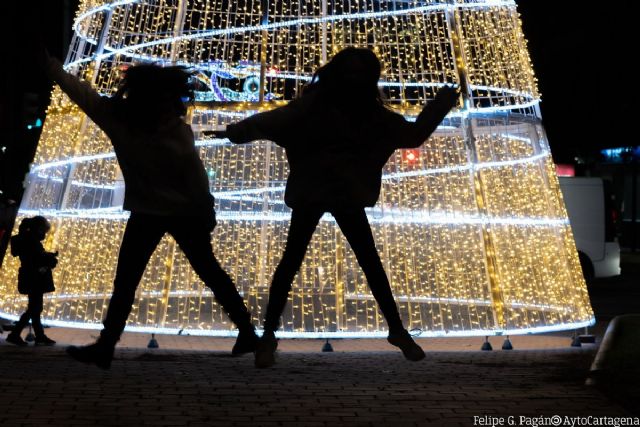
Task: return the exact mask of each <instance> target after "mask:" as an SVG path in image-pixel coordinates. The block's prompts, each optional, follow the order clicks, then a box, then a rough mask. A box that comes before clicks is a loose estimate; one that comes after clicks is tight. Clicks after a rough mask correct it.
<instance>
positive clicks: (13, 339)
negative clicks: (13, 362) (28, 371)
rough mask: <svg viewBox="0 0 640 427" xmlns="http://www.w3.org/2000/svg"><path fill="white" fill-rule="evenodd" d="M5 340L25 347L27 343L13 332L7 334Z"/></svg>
mask: <svg viewBox="0 0 640 427" xmlns="http://www.w3.org/2000/svg"><path fill="white" fill-rule="evenodd" d="M6 340H7V342H10V343H11V344H15V345H17V346H18V347H26V346H28V345H29V344H27V342H26V341H25V340H23V339H22V337H20V335H18V334H14V333H13V332H12V333H10V334H9V335H7V338H6Z"/></svg>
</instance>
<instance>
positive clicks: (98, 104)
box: [47, 58, 214, 217]
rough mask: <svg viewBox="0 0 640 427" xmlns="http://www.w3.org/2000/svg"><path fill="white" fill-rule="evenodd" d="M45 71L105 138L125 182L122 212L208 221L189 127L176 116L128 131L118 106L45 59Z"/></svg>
mask: <svg viewBox="0 0 640 427" xmlns="http://www.w3.org/2000/svg"><path fill="white" fill-rule="evenodd" d="M47 72H48V75H49V77H51V78H52V79H53V80H54V81H55V82H56V83H57V84H58V85H59V86H60V88H61V89H62V90H63V91H64V92H65V93H66V94H67V95H68V96H69V98H71V100H72V101H73V102H75V103H76V104H78V106H79V107H80V108H81V109H82V111H84V112H85V113H86V114H87V116H89V118H90V119H91V120H93V122H94V123H95V124H97V125H98V126H99V127H100V128H101V129H102V130H103V131H104V132H105V133H106V134H107V136H108V137H109V138H110V140H111V144H112V145H113V148H114V150H115V153H116V157H117V159H118V163H119V165H120V168H121V170H122V175H123V176H124V182H125V196H124V209H125V210H128V211H132V212H138V213H145V214H152V215H187V216H189V215H197V216H206V217H212V216H213V215H214V211H213V196H212V195H211V192H210V190H209V178H208V177H207V174H206V172H205V169H204V166H203V164H202V160H201V159H200V156H199V154H198V150H197V149H196V147H195V139H194V135H193V131H192V129H191V126H189V125H188V124H186V123H185V122H184V121H183V120H181V119H180V118H179V117H174V118H173V119H171V120H169V121H167V122H166V123H164V124H162V125H161V126H159V127H158V128H157V129H152V130H151V131H149V130H145V129H144V128H143V127H140V128H134V127H133V126H131V125H130V124H129V123H128V122H127V121H126V120H123V118H122V114H118V111H117V109H118V108H119V107H120V105H119V102H117V101H116V100H115V99H113V98H109V97H103V96H100V94H98V93H97V92H96V91H95V90H94V89H93V88H92V87H91V86H90V85H89V83H87V82H84V81H81V80H79V79H78V78H77V77H75V76H73V75H71V74H69V73H67V72H65V71H64V70H63V68H62V64H61V63H60V62H59V61H58V60H57V59H55V58H51V59H50V61H49V63H48V65H47Z"/></svg>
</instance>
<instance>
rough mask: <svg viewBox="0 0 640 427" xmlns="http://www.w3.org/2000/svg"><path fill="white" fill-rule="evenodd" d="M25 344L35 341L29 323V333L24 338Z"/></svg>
mask: <svg viewBox="0 0 640 427" xmlns="http://www.w3.org/2000/svg"><path fill="white" fill-rule="evenodd" d="M24 340H25V341H26V342H34V341H35V340H36V336H35V335H33V330H32V329H31V323H29V333H28V334H27V336H26V337H24Z"/></svg>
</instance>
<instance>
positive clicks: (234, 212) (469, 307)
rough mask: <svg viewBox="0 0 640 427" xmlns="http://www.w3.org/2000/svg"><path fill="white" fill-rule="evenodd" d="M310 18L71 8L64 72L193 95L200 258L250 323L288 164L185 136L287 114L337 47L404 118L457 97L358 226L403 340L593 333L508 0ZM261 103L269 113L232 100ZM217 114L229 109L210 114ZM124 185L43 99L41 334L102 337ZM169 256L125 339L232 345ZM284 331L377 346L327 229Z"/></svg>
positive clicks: (318, 13)
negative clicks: (212, 210) (158, 71)
mask: <svg viewBox="0 0 640 427" xmlns="http://www.w3.org/2000/svg"><path fill="white" fill-rule="evenodd" d="M322 3H323V2H322V0H305V1H302V0H288V1H281V2H268V10H267V11H263V10H262V2H261V1H259V0H249V1H247V2H244V3H241V4H238V3H233V2H231V3H230V2H227V1H223V0H189V1H179V2H167V1H164V0H158V1H151V0H123V1H117V2H108V1H106V0H83V1H82V2H81V5H80V10H79V11H78V13H77V16H76V20H75V23H74V27H73V28H74V32H75V33H74V38H73V40H72V43H71V48H70V53H69V56H68V58H67V61H66V65H65V67H66V69H67V70H69V71H70V72H72V73H74V74H76V75H78V76H80V77H81V78H83V79H85V80H86V81H88V82H89V83H91V84H92V85H93V86H94V87H95V88H96V90H98V91H99V92H100V93H101V94H104V95H106V96H109V95H111V94H113V93H114V91H115V90H116V88H117V87H118V83H119V79H120V75H121V70H122V69H123V67H126V66H128V65H131V64H135V63H139V62H154V63H158V64H163V65H170V64H178V65H185V66H188V67H190V68H191V69H192V70H193V71H194V72H195V73H196V74H197V75H199V76H200V77H199V78H200V79H201V81H202V82H205V83H206V84H205V86H206V88H204V89H202V90H200V89H199V91H198V92H197V93H196V96H197V99H199V100H200V101H199V102H196V103H195V104H194V105H193V106H192V107H191V108H190V110H189V114H188V117H187V120H188V121H189V122H190V123H191V125H192V127H193V129H194V132H195V134H196V137H197V142H196V145H197V146H198V149H199V150H200V153H201V157H202V160H203V163H204V165H205V168H206V170H207V172H208V175H209V177H210V188H211V191H212V193H213V194H214V195H215V197H216V211H217V218H218V222H219V225H218V227H217V228H216V230H215V231H214V233H213V239H212V242H213V246H214V251H215V253H216V256H217V257H218V259H219V260H220V262H221V264H222V266H223V267H224V268H225V270H226V271H228V272H229V273H230V274H231V276H232V277H233V279H234V281H235V282H236V284H237V286H238V288H239V290H240V292H241V294H242V295H243V297H244V299H245V301H246V302H247V305H248V307H249V309H250V311H251V312H252V315H253V320H254V323H256V324H260V323H261V321H262V318H263V315H264V310H265V308H266V302H267V298H268V285H269V281H270V278H271V277H272V275H273V271H274V269H275V266H276V265H277V263H278V261H279V259H280V256H281V254H282V251H283V249H284V244H285V241H286V233H287V228H288V221H289V218H290V210H289V209H288V208H287V207H286V206H285V204H284V202H283V196H284V188H285V183H286V179H287V175H288V166H287V161H286V156H285V153H284V151H283V150H282V149H280V148H279V147H277V146H275V145H273V144H271V143H269V142H266V141H261V142H255V143H252V144H246V145H241V146H235V145H232V144H231V143H229V141H227V140H224V139H205V138H204V137H203V136H202V135H203V134H202V132H203V131H206V130H211V129H216V128H218V127H219V126H221V125H225V124H229V123H232V122H235V121H238V120H241V119H242V118H244V117H247V116H249V115H251V114H254V113H256V112H258V111H265V110H268V109H271V108H274V107H276V106H278V105H284V104H285V103H286V102H287V100H291V99H293V97H295V96H296V95H297V94H299V93H300V91H301V89H302V86H303V85H304V84H305V83H306V82H308V81H309V80H310V79H311V77H312V75H313V72H314V71H315V70H316V69H317V68H318V66H320V65H321V64H323V63H326V61H327V60H329V59H330V58H331V56H332V55H333V54H335V53H337V52H338V51H340V50H341V49H342V48H344V47H346V46H360V47H369V48H371V49H373V50H374V51H375V52H376V54H377V55H378V57H379V58H380V60H381V62H382V65H383V73H382V79H381V82H380V88H381V90H382V91H383V92H384V95H385V98H386V104H387V105H388V106H389V108H392V109H393V110H395V111H397V112H399V113H401V114H403V115H404V116H405V117H406V118H407V119H409V120H414V119H415V116H416V115H417V114H418V113H419V111H420V110H421V108H422V106H423V105H424V104H425V103H426V102H428V101H429V100H431V99H433V97H434V96H435V93H436V92H437V90H438V89H439V88H441V87H443V86H445V85H449V84H455V85H457V86H458V87H461V88H462V90H463V92H464V95H465V96H464V100H465V102H464V104H463V105H461V108H458V109H456V110H454V111H452V112H451V113H450V114H449V115H448V117H447V118H446V119H445V121H444V122H443V123H442V124H441V125H440V127H439V128H438V130H437V131H436V132H435V133H434V135H433V136H432V137H431V138H430V139H429V140H427V141H426V142H425V143H424V144H423V145H422V146H421V147H420V148H418V149H412V150H399V151H397V152H396V153H394V154H393V156H392V157H391V159H389V162H388V163H387V165H386V166H385V168H384V171H383V181H382V189H381V194H380V199H379V202H378V204H377V205H376V206H375V207H374V208H371V209H368V210H367V214H368V217H369V220H370V222H371V227H372V231H373V234H374V238H375V241H376V244H377V245H378V250H379V253H380V255H381V258H382V260H383V264H384V267H385V269H386V271H387V274H388V276H389V279H390V281H391V284H392V288H393V292H394V295H395V296H396V300H397V302H398V305H399V308H400V312H401V315H402V317H403V318H404V320H405V323H406V325H407V326H408V327H409V328H419V329H421V330H422V331H423V335H424V336H444V335H449V336H465V335H466V336H469V335H482V336H484V335H489V334H509V335H516V334H524V333H532V332H546V331H556V330H562V329H572V328H578V327H583V326H588V325H590V324H591V323H592V322H593V320H594V319H593V312H592V310H591V307H590V305H589V299H588V294H587V291H586V286H585V283H584V279H583V278H582V273H581V269H580V263H579V260H578V256H577V252H576V248H575V244H574V241H573V236H572V234H571V228H570V226H569V222H568V220H567V213H566V210H565V207H564V204H563V202H562V197H561V193H560V191H559V184H558V180H557V178H556V175H555V169H554V165H553V163H552V160H551V155H550V152H549V147H548V144H547V142H546V137H545V134H544V130H543V128H542V125H541V120H540V117H539V115H538V101H539V94H538V92H537V88H536V80H535V76H534V74H533V70H532V68H531V64H530V60H529V57H528V53H527V50H526V41H525V40H524V37H523V35H522V31H521V24H520V21H519V17H518V13H517V10H516V6H515V3H514V2H513V1H512V0H484V1H482V0H480V1H477V0H457V1H456V2H450V1H437V0H416V1H411V2H382V1H355V0H350V1H348V2H342V1H340V2H338V1H334V0H327V1H326V8H323V5H322ZM265 15H266V16H267V19H266V20H264V19H263V18H264V16H265ZM263 37H266V39H263ZM263 42H265V43H266V46H267V48H266V52H262V50H261V49H262V46H263ZM262 53H266V55H261V54H262ZM261 58H266V60H265V62H261ZM261 70H264V79H261V78H260V74H261V73H260V71H261ZM256 84H258V85H259V86H260V87H258V92H256V91H255V89H256ZM260 93H262V94H263V95H264V99H267V100H268V99H271V101H268V102H267V101H265V102H247V101H253V100H254V98H255V96H256V94H260ZM225 97H226V98H225ZM224 99H228V100H234V99H235V100H245V101H243V102H219V103H211V102H207V100H224ZM123 185H124V182H123V178H122V174H121V172H120V170H119V168H118V164H117V161H116V158H115V155H114V153H113V149H112V147H111V145H110V143H109V141H108V140H107V138H106V137H105V135H104V134H103V133H102V132H101V131H100V130H99V129H98V128H97V127H96V126H95V124H94V123H92V122H91V121H90V120H89V119H87V117H86V116H85V115H84V114H83V113H82V112H81V111H80V110H79V109H78V107H77V106H75V105H74V104H73V103H71V102H70V101H69V99H68V98H67V97H66V96H65V95H64V94H63V93H62V92H61V91H60V90H59V89H58V88H55V89H54V91H53V94H52V101H51V105H50V106H49V110H48V113H47V120H46V122H45V124H44V128H43V131H42V136H41V140H40V143H39V146H38V152H37V154H36V159H35V162H34V167H33V168H32V170H31V174H30V176H29V179H28V187H27V191H26V193H25V196H24V198H23V200H24V201H23V205H22V207H21V210H20V217H24V216H28V215H35V214H43V215H45V216H46V217H48V218H49V219H50V221H51V223H52V226H53V227H52V230H51V232H50V234H49V237H48V239H47V240H46V242H45V246H46V247H47V248H48V249H50V250H58V251H59V252H60V262H59V264H58V267H57V268H56V269H55V270H54V278H55V281H56V287H57V292H55V293H53V294H48V295H47V296H46V298H45V311H44V313H43V317H44V318H45V319H46V322H47V323H48V324H51V325H54V326H73V327H86V328H92V329H96V328H100V327H101V321H102V319H103V317H104V315H105V313H106V307H107V305H108V301H109V297H110V294H111V288H112V283H113V277H114V273H115V267H116V260H117V254H118V247H119V244H120V241H121V239H122V235H123V232H124V225H125V223H126V219H127V218H128V213H127V212H124V211H122V201H123V195H124V186H123ZM19 221H20V218H18V221H17V223H19ZM14 232H17V229H16V230H14ZM174 248H175V243H174V242H173V241H172V240H171V238H170V237H168V236H167V237H165V238H164V239H163V240H162V241H161V243H160V245H159V246H158V248H157V250H156V251H155V253H154V254H153V256H152V258H151V261H150V262H149V265H148V267H147V269H146V271H145V274H144V277H143V279H142V282H141V284H140V287H139V290H138V293H137V296H136V301H135V305H134V307H133V310H132V314H131V316H130V317H129V323H128V328H129V329H130V330H134V331H140V332H148V331H152V332H156V333H162V332H166V333H177V331H179V330H180V329H184V330H187V331H189V333H190V334H193V335H217V336H232V335H234V334H235V332H234V327H233V325H232V324H231V322H230V321H229V320H228V318H227V317H226V316H225V315H224V313H223V312H222V311H221V309H220V308H219V306H218V305H217V304H216V303H215V301H214V299H213V296H212V293H211V292H210V291H209V290H208V289H206V288H205V287H204V286H203V285H202V283H201V281H200V280H199V278H198V277H197V276H196V275H195V273H194V272H193V271H192V269H191V267H190V266H189V264H188V262H187V260H186V259H185V257H184V255H183V254H182V253H181V252H180V251H177V250H174ZM18 267H19V265H18V261H17V259H14V258H12V257H7V258H6V259H5V264H4V266H3V269H2V271H0V313H1V314H2V315H3V316H6V317H8V318H11V319H15V318H17V317H16V316H17V315H18V314H19V313H20V312H21V310H22V309H23V308H24V304H25V302H26V297H24V296H21V295H19V294H17V289H16V286H15V283H16V280H17V270H18ZM283 326H284V330H283V332H282V336H285V337H287V336H290V337H294V336H306V337H356V336H363V337H377V336H385V335H386V332H384V331H385V329H386V324H385V323H384V320H383V318H382V317H381V315H380V313H379V312H378V309H377V305H376V303H375V301H374V299H373V297H372V295H371V293H370V292H369V289H368V286H367V283H366V280H365V277H364V274H363V273H362V271H361V269H360V268H359V266H358V263H357V260H356V259H355V256H354V254H353V252H352V251H351V249H350V248H349V245H348V243H347V242H346V241H345V239H344V238H343V236H342V234H341V233H340V232H339V228H338V227H337V225H336V223H335V221H334V220H333V218H332V217H331V216H330V215H328V214H327V215H325V216H324V217H323V218H322V220H321V221H320V223H319V225H318V228H317V230H316V233H315V235H314V238H313V240H312V241H311V243H310V245H309V250H308V252H307V255H306V257H305V261H304V263H303V265H302V268H301V269H300V272H299V273H298V275H297V276H296V279H295V282H294V285H293V290H292V293H291V298H290V301H289V304H288V305H287V309H286V310H285V313H284V314H283Z"/></svg>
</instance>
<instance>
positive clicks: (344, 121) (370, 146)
mask: <svg viewBox="0 0 640 427" xmlns="http://www.w3.org/2000/svg"><path fill="white" fill-rule="evenodd" d="M317 97H318V95H316V94H315V93H311V94H309V95H305V96H303V97H301V98H299V99H297V100H294V101H291V102H290V103H289V104H287V105H286V106H283V107H280V108H276V109H274V110H271V111H267V112H264V113H260V114H256V115H254V116H251V117H249V118H247V119H245V120H242V121H241V122H238V123H236V124H231V125H229V126H227V136H228V138H229V139H230V140H231V142H234V143H239V144H241V143H246V142H250V141H254V140H258V139H266V140H270V141H273V142H275V143H276V144H278V145H279V146H281V147H283V148H284V149H285V151H286V154H287V159H288V161H289V169H290V172H289V178H288V180H287V188H286V191H285V203H286V204H287V205H288V206H289V207H291V208H295V207H299V206H308V205H319V206H324V207H326V208H331V207H340V206H345V205H346V206H353V207H364V206H373V205H374V204H375V203H376V201H377V200H378V196H379V195H380V187H381V182H382V169H383V167H384V165H385V163H386V162H387V160H388V159H389V157H390V156H391V154H392V153H393V152H394V150H396V149H399V148H415V147H418V146H420V145H421V144H422V143H423V142H424V141H425V140H426V139H427V138H428V137H429V135H431V133H432V132H433V131H434V130H435V129H436V128H437V127H438V124H439V123H440V122H441V121H442V120H443V119H444V117H445V116H446V114H447V113H448V112H449V110H450V109H451V108H452V105H445V104H447V103H446V102H443V100H442V99H439V98H438V97H436V99H435V100H433V101H431V102H429V103H428V104H427V105H426V106H425V108H424V109H423V110H422V112H421V113H420V114H419V116H418V118H417V120H416V122H415V123H412V122H409V121H407V120H405V118H404V117H403V116H401V115H400V114H397V113H394V112H392V111H389V110H388V109H386V108H385V107H384V106H382V105H378V106H375V107H374V108H372V109H371V110H370V111H368V112H363V113H359V114H357V115H351V114H345V113H344V112H343V111H344V109H341V108H340V107H338V106H333V107H332V106H328V107H321V106H320V105H322V104H323V103H320V102H316V98H317Z"/></svg>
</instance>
